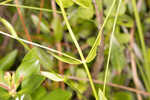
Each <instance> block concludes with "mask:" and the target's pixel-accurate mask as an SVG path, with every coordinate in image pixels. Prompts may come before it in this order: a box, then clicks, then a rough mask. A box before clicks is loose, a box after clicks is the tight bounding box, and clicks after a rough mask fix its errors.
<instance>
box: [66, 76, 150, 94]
mask: <svg viewBox="0 0 150 100" xmlns="http://www.w3.org/2000/svg"><path fill="white" fill-rule="evenodd" d="M68 78H69V79H72V80H77V81H80V80H82V81H88V82H89V79H87V78H79V77H74V76H68ZM93 82H94V83H96V84H102V85H104V82H102V81H99V80H93ZM106 85H108V86H111V87H116V88H120V89H123V90H127V91H130V92H134V93H139V94H142V95H144V96H150V93H149V92H145V91H141V90H138V89H134V88H130V87H126V86H123V85H118V84H114V83H111V82H107V84H106Z"/></svg>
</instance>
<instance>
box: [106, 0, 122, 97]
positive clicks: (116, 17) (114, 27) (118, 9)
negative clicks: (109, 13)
mask: <svg viewBox="0 0 150 100" xmlns="http://www.w3.org/2000/svg"><path fill="white" fill-rule="evenodd" d="M121 3H122V0H119V4H118V7H117V12H116V15H115V20H114V25H113V30H112V33H111V37H110V45H109V53H108V58H107V65H106V70H105V78H104V87H103V93H104V94H105V87H106V82H107V75H108V67H109V61H110V55H111V50H112V44H113V43H112V42H113V36H114V32H115V29H116V23H117V19H118V15H119V11H120V5H121Z"/></svg>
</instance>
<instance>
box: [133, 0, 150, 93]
mask: <svg viewBox="0 0 150 100" xmlns="http://www.w3.org/2000/svg"><path fill="white" fill-rule="evenodd" d="M132 6H133V10H134V16H135V19H136V23H137V28H138V33H139V38H140V42H141V47H142V52H143V56H144V66H145V72H146V75H147V76H146V78H147V80H148V83H150V79H149V78H148V76H149V75H150V74H149V66H148V59H147V55H146V47H145V42H144V36H143V30H142V25H141V21H140V16H139V13H138V10H137V7H136V0H132ZM147 90H148V91H150V89H148V88H147Z"/></svg>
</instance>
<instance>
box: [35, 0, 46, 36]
mask: <svg viewBox="0 0 150 100" xmlns="http://www.w3.org/2000/svg"><path fill="white" fill-rule="evenodd" d="M43 6H44V0H41V3H40V8H43ZM41 20H42V11H41V10H40V14H39V22H38V27H37V30H36V33H37V34H39V33H40V23H41Z"/></svg>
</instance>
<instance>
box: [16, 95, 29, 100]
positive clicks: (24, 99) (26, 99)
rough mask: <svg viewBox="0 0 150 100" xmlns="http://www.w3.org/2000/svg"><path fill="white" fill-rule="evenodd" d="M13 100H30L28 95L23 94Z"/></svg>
mask: <svg viewBox="0 0 150 100" xmlns="http://www.w3.org/2000/svg"><path fill="white" fill-rule="evenodd" d="M15 100H32V98H31V95H30V94H23V95H21V96H18V97H16V98H15Z"/></svg>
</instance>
